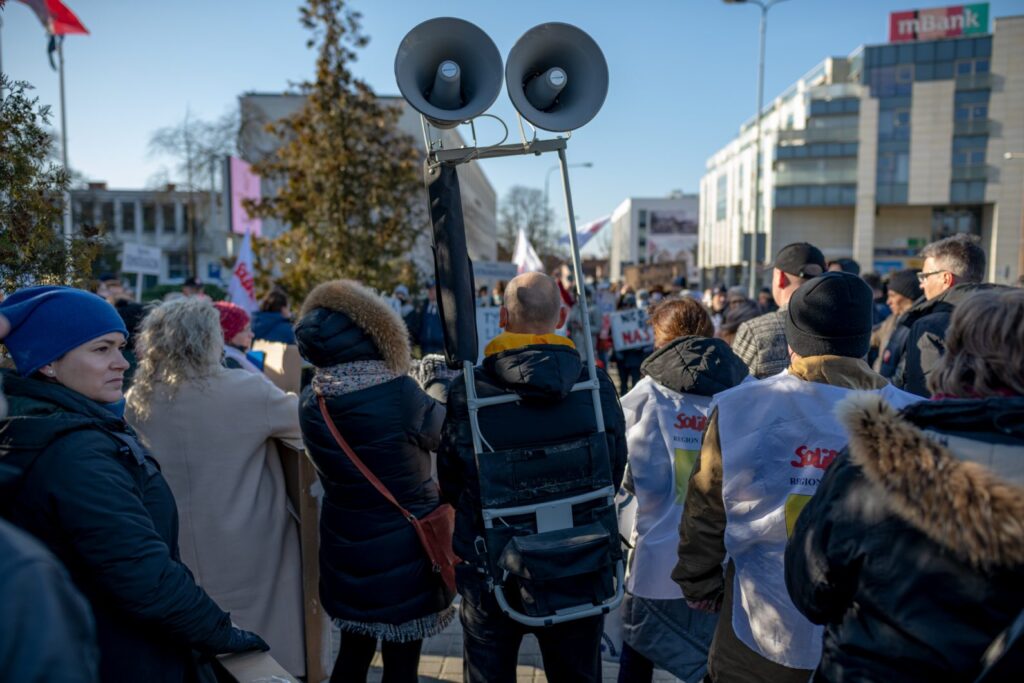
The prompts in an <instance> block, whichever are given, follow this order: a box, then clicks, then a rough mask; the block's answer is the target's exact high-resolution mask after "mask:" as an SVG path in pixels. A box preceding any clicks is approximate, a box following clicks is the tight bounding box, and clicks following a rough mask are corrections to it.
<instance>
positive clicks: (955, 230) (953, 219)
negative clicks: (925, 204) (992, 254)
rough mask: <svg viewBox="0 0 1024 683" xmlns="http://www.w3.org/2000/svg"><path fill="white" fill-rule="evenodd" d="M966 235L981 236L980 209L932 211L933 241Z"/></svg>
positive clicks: (957, 208) (953, 208) (955, 208)
mask: <svg viewBox="0 0 1024 683" xmlns="http://www.w3.org/2000/svg"><path fill="white" fill-rule="evenodd" d="M960 233H966V234H968V235H979V236H980V235H981V209H980V207H974V206H970V207H948V208H941V209H933V210H932V241H933V242H935V241H937V240H941V239H943V238H946V237H950V236H952V235H957V234H960Z"/></svg>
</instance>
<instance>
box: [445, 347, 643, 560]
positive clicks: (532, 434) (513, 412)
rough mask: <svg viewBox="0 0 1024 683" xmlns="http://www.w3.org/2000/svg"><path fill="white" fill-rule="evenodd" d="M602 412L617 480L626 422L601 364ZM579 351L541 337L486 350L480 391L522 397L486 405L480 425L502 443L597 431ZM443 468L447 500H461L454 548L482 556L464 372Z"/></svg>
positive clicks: (451, 403) (494, 442)
mask: <svg viewBox="0 0 1024 683" xmlns="http://www.w3.org/2000/svg"><path fill="white" fill-rule="evenodd" d="M597 374H598V377H599V379H600V383H601V412H602V415H603V417H604V424H605V432H606V434H607V439H608V454H609V456H610V457H611V460H612V462H611V465H612V476H613V478H614V482H613V483H614V484H615V486H616V487H618V485H619V483H620V482H621V481H622V473H623V470H624V469H625V467H626V436H625V433H626V428H625V420H624V418H623V416H622V406H620V405H619V399H618V395H617V394H616V392H615V386H614V385H613V384H612V382H611V380H610V379H609V378H608V375H607V374H605V372H604V371H603V370H601V369H598V371H597ZM586 379H587V371H586V368H584V367H583V362H582V361H581V360H580V355H579V353H577V352H576V350H575V349H573V348H572V347H569V346H561V345H554V344H536V345H531V346H524V347H521V348H517V349H510V350H507V351H502V352H501V353H497V354H494V355H492V356H487V357H486V358H484V361H483V364H482V365H481V366H479V367H477V369H476V385H477V386H476V391H477V396H479V397H480V398H486V397H490V396H499V395H501V394H504V393H507V392H511V391H514V392H516V393H518V394H519V395H520V396H521V397H522V401H519V402H516V403H506V404H503V405H498V406H493V407H488V408H484V409H482V410H481V411H480V412H479V413H478V414H479V421H480V431H481V432H482V433H483V435H484V437H485V438H486V439H487V441H488V443H489V444H490V445H491V446H492V447H494V448H495V449H497V450H501V449H507V448H517V447H521V446H529V445H531V444H551V443H557V442H560V441H568V440H570V439H573V438H578V437H581V436H586V435H587V434H591V433H593V432H594V430H595V419H594V409H593V402H592V399H591V396H592V393H591V392H589V391H576V392H572V393H570V389H571V388H572V386H573V385H574V384H575V383H577V382H582V381H586ZM437 474H438V479H439V480H440V483H441V492H442V495H443V496H444V499H445V500H446V501H448V502H450V503H452V504H453V505H454V506H455V537H454V542H453V544H452V545H453V548H454V550H455V553H456V554H457V555H458V556H459V557H461V558H462V559H463V560H466V561H467V562H475V561H476V558H477V552H476V550H475V547H474V540H475V539H476V537H477V536H480V535H482V533H483V519H482V516H481V512H480V487H479V482H478V480H477V470H476V461H475V459H474V457H473V440H472V433H471V431H470V427H469V409H468V407H467V404H466V384H465V378H464V376H462V375H460V376H458V377H456V378H455V379H454V380H453V381H452V384H451V387H450V388H449V390H448V415H447V417H446V418H445V423H444V432H443V434H442V436H441V447H440V449H439V450H438V452H437Z"/></svg>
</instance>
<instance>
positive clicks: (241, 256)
mask: <svg viewBox="0 0 1024 683" xmlns="http://www.w3.org/2000/svg"><path fill="white" fill-rule="evenodd" d="M255 276H256V271H255V270H254V269H253V266H252V233H249V232H247V233H245V237H244V238H242V248H241V249H239V250H238V260H237V261H235V267H234V268H232V269H231V283H230V284H228V300H229V301H230V302H231V303H233V304H235V305H236V306H241V307H242V308H244V309H245V310H246V311H248V312H249V313H252V312H253V311H255V310H256V309H257V308H259V306H258V305H257V303H256V281H255Z"/></svg>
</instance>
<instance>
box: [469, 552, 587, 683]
mask: <svg viewBox="0 0 1024 683" xmlns="http://www.w3.org/2000/svg"><path fill="white" fill-rule="evenodd" d="M456 577H457V579H458V586H459V593H460V594H461V595H462V607H461V609H460V610H459V619H460V620H461V621H462V630H463V644H462V657H463V664H462V667H463V668H462V675H463V680H464V681H466V683H516V662H517V661H518V659H519V645H520V643H521V642H522V640H523V636H524V635H526V634H527V633H532V634H534V635H535V636H536V637H537V641H538V642H539V643H540V652H541V657H542V659H543V660H544V673H545V675H546V676H547V679H548V680H549V681H558V682H559V683H600V681H601V631H602V628H603V626H604V617H603V616H596V617H587V618H585V619H577V620H575V621H570V622H567V623H564V624H556V625H554V626H547V627H542V628H533V627H530V626H526V625H524V624H520V623H519V622H517V621H513V620H512V619H509V618H508V617H506V616H505V615H504V614H503V613H502V612H501V609H500V608H499V607H498V603H497V601H496V600H495V599H494V594H493V593H490V592H489V591H488V590H487V587H486V585H485V584H484V581H483V580H482V579H483V575H481V574H477V573H476V568H475V567H472V566H470V565H468V564H462V565H459V566H458V567H457V568H456Z"/></svg>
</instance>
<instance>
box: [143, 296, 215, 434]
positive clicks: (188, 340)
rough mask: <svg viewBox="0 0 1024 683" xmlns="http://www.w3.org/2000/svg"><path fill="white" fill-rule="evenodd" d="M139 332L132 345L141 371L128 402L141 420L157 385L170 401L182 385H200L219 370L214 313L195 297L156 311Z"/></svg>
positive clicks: (148, 317) (149, 315)
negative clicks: (202, 380)
mask: <svg viewBox="0 0 1024 683" xmlns="http://www.w3.org/2000/svg"><path fill="white" fill-rule="evenodd" d="M141 329H142V332H141V333H140V335H139V338H138V340H137V341H136V342H135V351H136V353H137V354H138V357H139V367H138V369H137V370H136V371H135V379H134V381H133V383H132V388H131V391H130V392H129V397H128V401H129V403H130V405H131V408H132V410H133V411H135V413H136V414H137V415H138V416H139V417H140V418H142V419H145V418H146V417H148V415H149V409H150V402H151V400H152V397H153V394H154V392H155V391H156V390H157V387H158V386H159V385H163V386H164V387H166V388H167V390H168V391H169V392H170V395H171V397H173V396H174V393H175V391H176V390H177V388H178V387H179V386H181V385H182V384H184V383H185V382H189V381H193V380H201V379H203V378H205V377H208V376H210V375H211V374H212V373H213V371H214V370H215V369H216V368H218V367H220V359H221V354H222V353H223V352H224V335H223V333H222V332H221V329H220V314H218V313H217V309H215V308H214V307H213V305H212V304H211V303H210V302H209V301H206V300H205V299H199V298H195V297H188V298H182V299H177V300H175V301H171V302H169V303H165V304H162V305H160V306H158V307H157V308H154V309H153V310H152V311H150V312H149V314H148V315H147V316H146V318H145V319H144V320H143V321H142V328H141Z"/></svg>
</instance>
